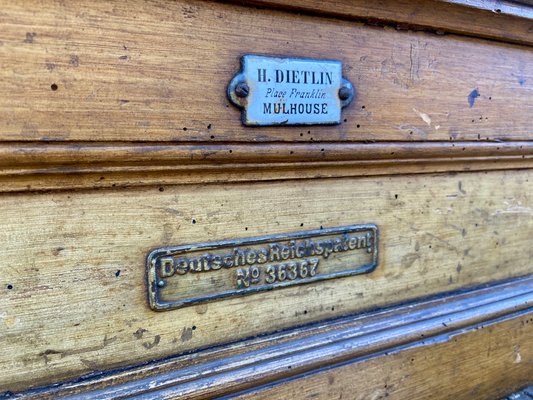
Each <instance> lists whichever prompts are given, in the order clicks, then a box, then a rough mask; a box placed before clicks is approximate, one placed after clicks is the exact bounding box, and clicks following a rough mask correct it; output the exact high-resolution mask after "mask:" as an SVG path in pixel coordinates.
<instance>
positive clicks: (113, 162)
mask: <svg viewBox="0 0 533 400" xmlns="http://www.w3.org/2000/svg"><path fill="white" fill-rule="evenodd" d="M532 156H533V142H485V141H477V142H460V143H455V142H445V143H442V142H427V143H425V142H412V143H401V142H400V143H379V142H378V143H366V144H362V143H358V144H354V143H352V144H350V143H344V144H341V143H320V144H319V143H316V144H311V143H305V144H300V143H297V144H296V143H295V144H290V145H287V144H281V143H268V144H243V143H223V144H214V143H213V144H209V145H203V146H197V145H177V144H168V143H167V144H151V145H148V144H132V143H111V144H91V143H81V144H59V143H55V144H46V145H45V144H42V143H16V144H0V168H1V169H0V183H1V185H0V191H4V192H11V191H30V190H33V191H35V190H48V189H74V188H76V189H81V188H105V187H117V186H118V187H121V186H122V187H123V186H141V185H148V184H152V185H154V184H155V185H167V184H176V183H197V182H220V181H223V182H225V181H227V180H232V181H256V180H272V179H303V178H307V179H309V178H315V177H343V176H361V175H363V176H371V175H386V174H389V175H393V174H405V173H430V172H446V171H479V170H495V169H520V168H522V169H523V168H531V167H532V166H533V160H532Z"/></svg>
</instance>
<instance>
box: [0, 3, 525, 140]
mask: <svg viewBox="0 0 533 400" xmlns="http://www.w3.org/2000/svg"><path fill="white" fill-rule="evenodd" d="M35 9H39V10H40V12H39V13H34V10H35ZM0 18H1V20H0V21H1V23H2V26H3V28H4V29H3V30H2V44H3V45H2V46H1V47H0V57H1V58H2V60H3V61H2V73H1V74H2V75H1V76H2V79H0V92H1V93H4V96H2V98H1V99H0V113H1V114H2V115H7V116H8V118H2V119H1V120H0V139H3V140H17V141H21V140H22V141H35V140H46V141H51V140H53V141H57V140H60V141H65V140H66V141H97V140H104V141H143V142H146V141H172V142H177V141H180V142H184V141H195V142H197V141H206V142H218V141H239V142H249V141H254V142H257V141H261V142H265V141H286V142H310V141H361V140H378V141H391V140H400V141H439V140H444V141H449V140H473V141H477V140H485V139H499V140H501V139H516V140H520V139H528V138H530V134H531V121H530V118H529V115H530V114H531V109H532V107H533V100H532V98H533V97H532V87H533V86H532V85H533V67H532V65H533V54H532V53H531V51H529V50H528V48H527V47H526V46H520V45H513V44H498V43H494V42H490V41H482V40H476V39H464V38H461V37H455V36H453V35H448V36H438V35H434V34H427V33H423V32H418V33H414V32H400V31H396V30H393V29H383V28H380V27H368V26H365V25H363V24H361V23H357V22H353V21H343V20H340V19H328V18H319V17H312V16H305V15H301V16H297V15H294V14H291V13H286V12H280V11H272V10H259V9H256V8H254V7H242V6H236V5H230V4H221V3H211V2H205V1H163V0H160V1H156V2H145V1H141V0H136V1H133V0H130V1H127V2H122V3H120V4H117V3H113V4H111V3H108V2H104V1H97V2H93V3H91V4H90V5H88V4H85V3H84V2H80V1H76V2H68V3H62V2H59V1H49V2H47V6H46V7H42V6H41V3H39V2H34V3H32V2H24V3H20V2H15V1H4V2H3V4H2V15H1V17H0ZM509 25H511V24H509ZM247 53H254V54H262V55H279V54H282V55H285V56H293V57H305V58H319V59H333V60H341V61H342V62H343V74H344V76H345V77H346V78H347V79H349V80H350V81H351V82H352V83H353V84H354V85H355V87H356V89H357V93H358V95H357V98H356V100H355V101H354V102H352V104H351V106H349V107H348V108H347V109H346V110H345V111H344V114H343V120H342V121H343V122H342V124H340V125H338V126H330V127H327V126H325V127H310V128H307V129H305V128H302V129H294V128H290V127H274V128H272V127H270V128H263V129H261V130H257V131H250V130H249V129H247V128H245V127H243V126H241V123H240V118H239V110H237V109H236V108H234V107H233V106H232V105H231V103H230V102H229V100H228V99H227V96H226V86H227V84H228V82H229V80H230V79H231V78H232V77H233V75H234V74H235V73H236V72H237V71H238V70H239V68H240V65H239V59H240V57H241V56H242V55H243V54H247ZM466 55H467V56H466ZM465 57H466V58H465ZM516 104H520V105H521V106H520V108H516V107H515V106H514V105H516ZM527 110H529V112H527ZM502 115H505V116H506V118H501V116H502Z"/></svg>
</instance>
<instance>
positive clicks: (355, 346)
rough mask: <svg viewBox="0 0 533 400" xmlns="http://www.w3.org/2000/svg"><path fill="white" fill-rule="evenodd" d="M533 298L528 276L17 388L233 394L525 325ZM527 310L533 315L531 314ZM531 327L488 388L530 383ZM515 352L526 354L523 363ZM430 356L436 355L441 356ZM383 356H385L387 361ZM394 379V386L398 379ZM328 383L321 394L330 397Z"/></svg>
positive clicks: (87, 393)
mask: <svg viewBox="0 0 533 400" xmlns="http://www.w3.org/2000/svg"><path fill="white" fill-rule="evenodd" d="M532 305H533V277H531V276H530V277H529V278H520V279H515V280H511V281H508V282H505V283H498V284H494V285H491V286H489V287H487V288H480V289H474V290H470V291H468V292H466V293H461V294H458V293H455V294H450V295H447V296H443V297H440V298H439V299H433V300H425V301H417V302H413V303H408V304H405V305H402V306H399V307H393V308H390V309H386V310H381V311H379V312H375V313H370V314H364V315H360V316H349V317H344V318H339V319H334V320H329V321H324V322H320V323H317V324H311V325H307V326H305V327H299V328H296V329H291V330H286V331H283V332H280V333H275V334H272V335H267V336H263V337H260V338H253V339H248V340H245V341H241V342H238V343H233V344H229V345H226V346H222V347H219V348H214V349H207V350H204V351H200V352H197V353H195V354H189V355H183V356H179V357H173V358H170V359H167V360H163V361H157V362H152V363H149V364H147V365H142V366H137V367H133V368H130V369H128V370H126V371H115V372H114V373H112V374H101V375H99V376H98V375H96V376H94V377H91V378H87V379H85V380H83V381H81V382H76V381H73V382H68V383H65V384H62V385H57V386H54V387H49V388H41V389H39V390H32V391H27V392H25V393H19V394H17V395H16V398H17V399H18V398H22V399H27V400H29V399H36V398H39V399H43V400H44V399H59V398H61V399H64V398H69V399H72V398H75V399H77V400H92V399H95V398H97V399H99V400H107V399H117V398H131V397H135V398H138V397H139V396H143V397H142V398H150V399H163V398H165V399H169V398H181V399H184V398H187V399H193V398H194V399H198V398H215V397H216V398H219V397H220V396H224V395H225V396H228V395H235V393H238V392H242V391H244V390H250V389H251V390H254V391H259V392H260V391H261V390H262V389H263V387H264V386H265V385H268V386H273V385H277V384H279V383H280V381H289V385H291V386H294V382H291V380H294V379H299V378H300V377H301V376H302V374H307V375H308V374H309V373H310V372H311V373H315V372H316V373H317V374H320V373H324V371H327V370H328V369H331V368H335V367H338V366H339V365H340V364H341V365H342V364H345V363H346V362H350V363H353V362H361V361H362V360H364V359H368V358H369V357H382V356H383V352H385V353H386V354H391V353H395V352H398V351H400V350H399V348H403V349H405V348H412V347H414V346H417V347H421V350H420V352H419V353H422V354H427V353H428V352H430V351H431V347H433V346H435V345H438V344H439V343H442V342H443V341H446V340H452V338H454V337H457V336H460V335H461V334H462V333H464V332H467V331H472V330H479V329H487V327H488V326H490V325H494V324H495V323H502V322H505V321H506V320H507V319H509V318H508V315H509V314H514V317H513V318H516V317H517V316H520V317H521V319H522V321H524V322H525V324H529V323H530V322H533V312H532V309H531V306H532ZM528 309H529V311H528ZM517 313H519V315H517ZM528 314H529V317H530V318H527V316H528ZM525 324H524V325H525ZM526 328H527V329H513V328H512V327H511V330H510V332H512V333H513V335H512V337H513V341H514V346H513V351H512V352H511V349H510V348H509V349H508V352H507V354H505V355H504V358H507V362H509V361H511V360H512V361H514V363H513V365H512V366H509V367H508V368H507V369H508V370H509V369H511V370H512V371H513V377H512V379H507V380H506V382H505V383H504V384H502V385H500V386H496V385H498V384H500V383H501V382H498V381H496V380H495V381H493V382H492V381H488V382H484V384H485V385H486V387H485V391H487V390H492V391H494V390H497V391H500V393H501V392H504V391H505V390H507V393H510V391H512V390H514V389H515V388H516V387H518V386H519V385H523V384H524V382H527V380H526V379H527V375H528V373H529V372H530V371H531V368H532V367H531V363H530V362H529V360H530V357H531V355H530V351H527V350H526V351H521V350H520V349H519V347H524V346H527V344H528V338H530V337H531V331H532V330H533V327H532V326H531V325H529V327H528V326H526ZM498 345H501V344H500V343H499V344H498ZM437 352H439V350H438V349H437ZM517 354H519V355H520V357H521V358H520V359H519V360H518V362H516V361H517ZM410 356H411V355H410ZM418 357H419V355H418V354H417V358H418ZM433 361H435V362H438V359H437V358H435V359H434V360H433ZM433 361H430V362H429V363H431V362H433ZM500 361H501V360H499V359H498V362H500ZM504 361H505V360H504ZM363 362H364V361H363ZM383 363H384V364H387V363H388V361H387V360H383ZM411 363H414V360H411ZM417 363H418V361H417ZM422 364H423V365H421V368H425V367H428V365H427V363H422ZM413 367H415V368H416V366H413ZM433 368H442V366H440V365H439V366H438V367H433ZM500 368H501V365H500V364H499V363H498V364H494V365H492V366H491V369H492V371H491V372H492V373H496V371H495V370H496V369H500ZM447 372H448V371H447ZM506 372H507V371H506ZM475 373H476V374H478V375H479V376H476V379H479V380H483V381H486V375H487V374H485V373H484V372H483V371H481V370H479V369H477V370H476V371H475ZM524 378H525V379H524ZM383 380H388V377H383V378H382V380H381V381H377V382H371V385H374V387H373V388H372V386H371V385H368V384H367V386H366V387H365V391H366V392H371V391H375V390H381V389H382V383H381V382H382V381H383ZM450 383H453V381H452V380H449V381H446V382H444V381H442V382H439V384H440V386H441V387H442V391H441V392H440V393H437V394H434V395H433V398H439V399H440V398H443V397H445V396H446V394H447V392H448V391H447V390H446V391H445V390H444V387H445V386H446V385H448V384H450ZM399 385H401V386H402V388H401V390H402V392H404V393H406V392H408V391H409V387H410V386H411V385H417V379H412V380H407V381H406V382H405V383H404V382H399ZM469 385H470V383H469ZM258 386H259V390H257V389H258V388H257V387H258ZM391 386H395V387H396V384H394V385H391ZM328 387H330V386H329V385H328V386H327V388H328ZM327 388H326V390H324V392H325V393H324V396H323V397H324V398H331V397H328V390H327ZM398 389H399V388H397V387H396V390H398ZM276 390H279V389H276ZM412 390H413V392H414V391H416V390H417V389H416V388H413V389H412ZM304 393H305V394H307V393H308V391H307V390H306V391H303V392H301V393H298V394H293V397H295V398H300V397H301V396H302V394H304ZM275 397H276V398H278V397H277V396H275ZM283 398H285V397H284V396H283ZM370 398H372V397H370Z"/></svg>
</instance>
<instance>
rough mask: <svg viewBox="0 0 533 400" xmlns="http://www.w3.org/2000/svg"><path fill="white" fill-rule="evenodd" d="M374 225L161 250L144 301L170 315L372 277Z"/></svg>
mask: <svg viewBox="0 0 533 400" xmlns="http://www.w3.org/2000/svg"><path fill="white" fill-rule="evenodd" d="M377 262H378V228H377V226H376V225H372V224H369V225H352V226H345V227H341V228H328V229H320V230H313V231H306V232H298V233H289V234H285V235H272V236H261V237H254V238H247V239H239V240H225V241H220V242H210V243H201V244H192V245H190V244H188V245H182V246H175V247H163V248H159V249H156V250H153V251H152V252H151V253H150V254H149V255H148V258H147V279H148V299H149V303H150V307H151V308H152V309H154V310H170V309H174V308H180V307H184V306H188V305H192V304H200V303H204V302H209V301H213V300H219V299H223V298H228V297H235V296H244V295H249V294H253V293H257V292H261V291H265V290H272V289H276V288H283V287H287V286H292V285H299V284H306V283H311V282H318V281H322V280H325V279H334V278H341V277H346V276H351V275H358V274H365V273H369V272H372V271H373V270H374V269H375V268H376V266H377Z"/></svg>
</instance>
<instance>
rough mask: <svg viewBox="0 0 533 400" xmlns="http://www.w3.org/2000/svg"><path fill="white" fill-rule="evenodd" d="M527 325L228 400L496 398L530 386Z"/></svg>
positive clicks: (532, 353) (521, 319) (447, 339)
mask: <svg viewBox="0 0 533 400" xmlns="http://www.w3.org/2000/svg"><path fill="white" fill-rule="evenodd" d="M532 323H533V319H532V314H531V313H529V314H526V315H517V316H515V317H514V318H509V319H508V320H506V321H500V322H499V323H498V324H495V325H491V324H486V325H485V324H483V325H479V326H477V327H474V329H471V330H463V331H459V332H456V333H453V334H449V335H447V334H445V335H442V336H441V337H438V338H436V339H435V341H434V342H433V345H432V346H430V345H427V344H426V345H425V346H424V345H423V344H422V345H420V344H419V345H415V346H412V347H407V348H405V347H404V348H402V349H399V350H398V351H391V352H385V353H384V354H381V355H379V356H377V357H372V358H370V359H363V360H360V361H359V362H354V363H346V364H345V365H341V366H339V367H337V368H332V369H328V370H323V371H318V373H315V374H308V375H307V376H303V377H301V378H300V379H296V380H294V381H289V382H284V384H283V385H276V386H273V387H266V388H262V389H263V390H261V389H258V390H252V391H250V392H249V393H247V394H243V395H241V396H232V398H234V399H241V400H244V399H257V400H260V399H316V398H319V399H331V398H350V399H355V400H363V399H382V398H387V399H391V400H396V399H397V400H401V399H413V400H415V399H416V400H423V399H428V398H431V399H439V400H440V399H442V400H444V399H449V400H451V399H457V400H472V399H476V400H494V399H499V398H501V397H502V396H504V395H506V394H508V393H509V392H510V391H514V390H516V389H519V388H522V387H523V386H525V385H528V384H530V383H531V377H532V376H533V367H532V365H533V347H532V346H531V345H530V344H531V343H532V341H533V329H532V328H531V324H532ZM426 343H431V340H428V341H427V342H426ZM168 398H171V397H167V399H168ZM174 398H177V397H174Z"/></svg>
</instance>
